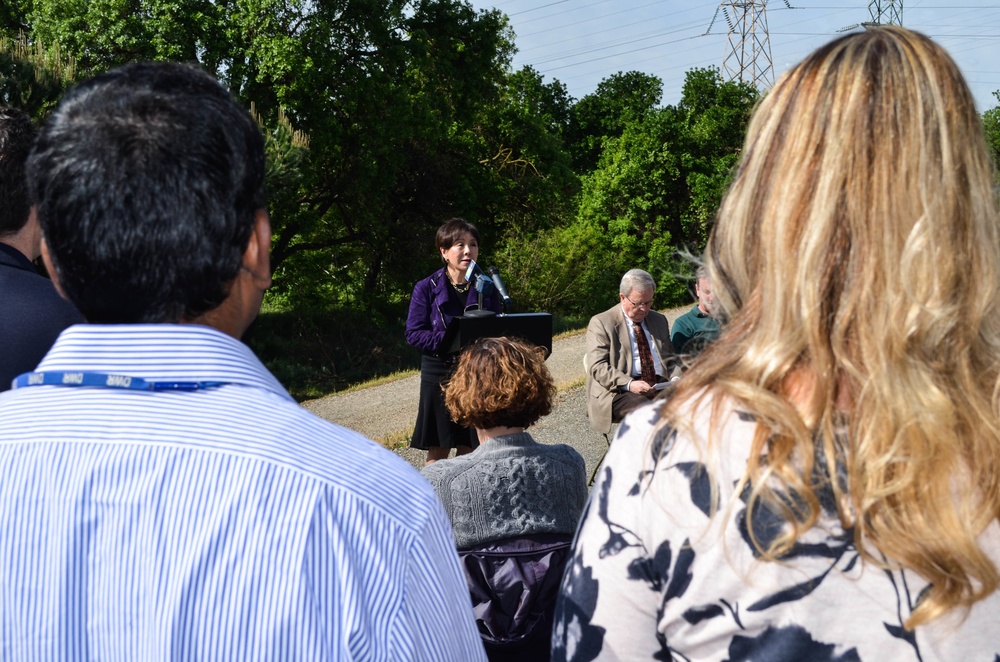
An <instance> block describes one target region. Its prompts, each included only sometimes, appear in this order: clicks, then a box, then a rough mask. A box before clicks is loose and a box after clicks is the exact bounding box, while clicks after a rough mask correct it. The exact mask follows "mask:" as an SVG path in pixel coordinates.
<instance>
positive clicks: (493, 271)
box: [486, 264, 500, 276]
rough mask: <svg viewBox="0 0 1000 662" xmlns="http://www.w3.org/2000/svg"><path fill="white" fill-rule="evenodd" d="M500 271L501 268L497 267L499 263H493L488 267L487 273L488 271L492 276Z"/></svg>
mask: <svg viewBox="0 0 1000 662" xmlns="http://www.w3.org/2000/svg"><path fill="white" fill-rule="evenodd" d="M498 271H500V270H499V269H497V265H495V264H491V265H490V266H488V267H486V273H488V274H489V275H491V276H496V275H497V272H498Z"/></svg>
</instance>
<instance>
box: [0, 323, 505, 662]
mask: <svg viewBox="0 0 1000 662" xmlns="http://www.w3.org/2000/svg"><path fill="white" fill-rule="evenodd" d="M39 370H46V371H90V372H106V373H115V374H123V375H129V376H132V377H141V378H143V379H152V380H175V381H222V382H226V383H227V384H226V385H223V386H220V387H216V388H212V389H208V390H202V391H194V392H148V391H130V390H115V389H106V388H93V387H75V388H71V387H62V386H33V387H29V388H22V389H18V390H15V391H8V392H6V393H3V394H0V476H2V479H0V600H2V604H0V659H2V660H39V661H41V660H122V661H124V660H143V661H159V660H241V661H242V660H391V661H393V662H395V661H397V660H434V661H438V660H460V661H461V662H467V661H469V660H484V659H485V655H484V653H483V649H482V644H481V643H480V639H479V635H478V633H477V631H476V626H475V623H474V621H473V616H472V608H471V600H470V597H469V593H468V590H467V588H466V584H465V580H464V579H463V575H462V573H461V570H460V567H459V563H458V558H457V555H456V553H455V544H454V539H453V538H452V533H451V525H450V523H449V522H448V519H447V516H446V515H445V513H444V511H443V508H442V507H441V504H440V502H439V501H438V500H437V497H436V496H435V495H434V492H433V490H432V489H431V487H430V485H429V484H428V483H427V482H426V481H425V480H424V479H423V478H422V477H421V476H420V475H419V474H418V473H417V472H416V471H414V470H413V469H412V468H411V467H410V466H409V465H408V464H406V463H405V462H404V461H403V460H401V459H400V458H398V457H396V456H395V455H393V454H392V453H390V452H388V451H386V450H384V449H382V448H380V447H379V446H377V445H376V444H375V443H373V442H371V441H369V440H368V439H366V438H364V437H363V436H361V435H359V434H357V433H355V432H352V431H350V430H347V429H344V428H341V427H339V426H336V425H333V424H331V423H328V422H326V421H323V420H321V419H319V418H317V417H315V416H313V415H312V414H310V413H308V412H306V411H305V410H304V409H302V408H301V407H299V406H298V405H297V404H296V403H295V401H294V400H292V399H291V398H290V397H289V395H288V393H287V392H286V391H285V390H284V389H283V388H282V387H281V385H280V384H279V383H278V382H277V381H276V380H275V379H274V377H273V376H272V375H271V374H270V373H269V372H268V371H267V370H266V369H265V368H264V366H263V365H262V364H261V363H260V362H259V361H258V360H257V359H256V357H254V355H253V353H252V352H251V351H250V350H249V349H248V348H247V347H246V346H244V345H243V344H241V343H239V342H238V341H236V340H234V339H233V338H230V337H229V336H226V335H224V334H222V333H220V332H218V331H215V330H214V329H210V328H207V327H201V326H194V325H162V324H156V325H136V326H96V325H80V326H74V327H71V328H70V329H67V330H66V331H64V332H63V334H62V335H61V336H60V337H59V340H58V341H57V342H56V344H55V346H54V347H53V348H52V350H51V351H50V352H49V353H48V355H47V356H46V357H45V359H44V360H43V361H42V363H41V364H40V365H39Z"/></svg>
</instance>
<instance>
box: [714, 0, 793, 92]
mask: <svg viewBox="0 0 1000 662" xmlns="http://www.w3.org/2000/svg"><path fill="white" fill-rule="evenodd" d="M784 2H785V6H787V7H788V8H789V9H792V6H791V5H790V4H789V3H788V0H784ZM719 12H722V16H723V17H724V18H725V19H726V24H727V25H728V26H729V32H728V34H727V35H726V53H725V56H724V57H723V59H722V75H723V76H724V77H726V79H727V80H729V81H734V80H739V81H742V82H744V83H750V84H751V85H753V86H754V87H756V88H757V89H758V90H761V91H763V90H768V89H770V88H771V86H772V85H774V64H773V63H772V60H771V38H770V36H769V35H768V32H767V0H759V1H756V2H754V1H751V0H729V1H728V2H723V3H722V4H720V5H719V7H718V8H717V9H716V10H715V16H713V17H712V22H711V23H710V24H709V26H708V30H706V31H705V34H709V33H710V32H711V31H712V26H713V25H715V19H716V18H718V16H719Z"/></svg>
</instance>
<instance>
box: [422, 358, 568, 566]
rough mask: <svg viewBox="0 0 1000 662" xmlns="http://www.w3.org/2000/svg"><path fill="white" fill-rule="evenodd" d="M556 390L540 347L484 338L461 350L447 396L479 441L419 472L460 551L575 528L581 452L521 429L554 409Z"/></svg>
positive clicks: (456, 415) (458, 417)
mask: <svg viewBox="0 0 1000 662" xmlns="http://www.w3.org/2000/svg"><path fill="white" fill-rule="evenodd" d="M555 392H556V388H555V384H554V382H553V381H552V375H551V374H550V373H549V369H548V367H546V365H545V358H544V350H542V349H541V348H539V347H535V346H534V345H528V344H526V343H524V342H521V341H519V340H512V339H509V338H483V339H480V340H478V341H476V342H475V343H474V344H473V345H471V346H470V347H468V348H466V349H465V350H464V351H463V352H462V355H461V357H460V358H459V360H458V366H457V367H456V368H455V374H454V375H452V377H451V379H450V380H449V381H448V383H447V384H446V385H445V387H444V399H445V404H446V405H447V407H448V411H449V413H451V416H452V418H453V419H454V420H455V421H456V422H458V423H459V424H460V425H468V426H471V427H474V428H475V429H476V433H477V434H478V436H479V444H480V446H479V447H478V448H477V449H476V450H475V451H473V452H472V453H469V454H467V455H462V456H458V457H455V458H453V459H451V460H447V461H443V462H435V463H434V464H431V465H428V466H426V467H424V469H423V472H422V473H423V474H424V476H426V477H427V479H428V480H429V481H430V482H431V484H432V485H434V489H435V490H436V491H437V493H438V496H439V497H441V501H442V502H443V503H444V506H445V510H446V511H447V512H448V516H449V517H451V523H452V526H453V527H454V531H455V542H456V543H457V545H458V547H459V549H462V548H465V547H471V546H472V545H476V544H478V543H483V542H489V541H491V540H498V539H502V538H511V537H515V536H522V535H529V534H535V533H573V532H574V531H575V530H576V523H577V521H578V520H579V518H580V511H581V510H582V509H583V504H584V501H586V499H587V475H586V468H585V466H584V461H583V458H582V457H580V454H579V453H577V452H576V451H575V450H574V449H573V448H571V447H570V446H566V445H564V444H555V445H546V444H540V443H538V442H537V441H535V440H534V439H532V437H531V435H530V434H528V433H527V432H525V428H527V427H528V426H530V425H532V424H534V423H535V422H536V421H537V420H538V419H540V418H541V417H542V416H545V415H546V414H548V413H549V412H550V411H552V402H553V398H554V397H555Z"/></svg>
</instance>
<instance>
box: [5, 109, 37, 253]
mask: <svg viewBox="0 0 1000 662" xmlns="http://www.w3.org/2000/svg"><path fill="white" fill-rule="evenodd" d="M36 135H37V131H36V130H35V126H34V124H32V123H31V118H30V117H28V116H27V115H25V114H24V113H23V112H21V111H20V110H18V109H16V108H6V107H0V241H4V240H5V239H7V238H9V237H11V236H13V235H16V234H17V233H18V232H20V231H21V229H22V228H24V226H25V224H26V223H27V222H28V211H29V210H30V209H31V203H30V202H29V200H28V189H27V183H26V181H25V177H24V167H25V163H26V162H27V161H28V155H29V154H30V153H31V146H32V144H34V142H35V136H36ZM28 257H29V258H30V259H34V258H35V257H37V249H36V251H35V255H29V256H28Z"/></svg>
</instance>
